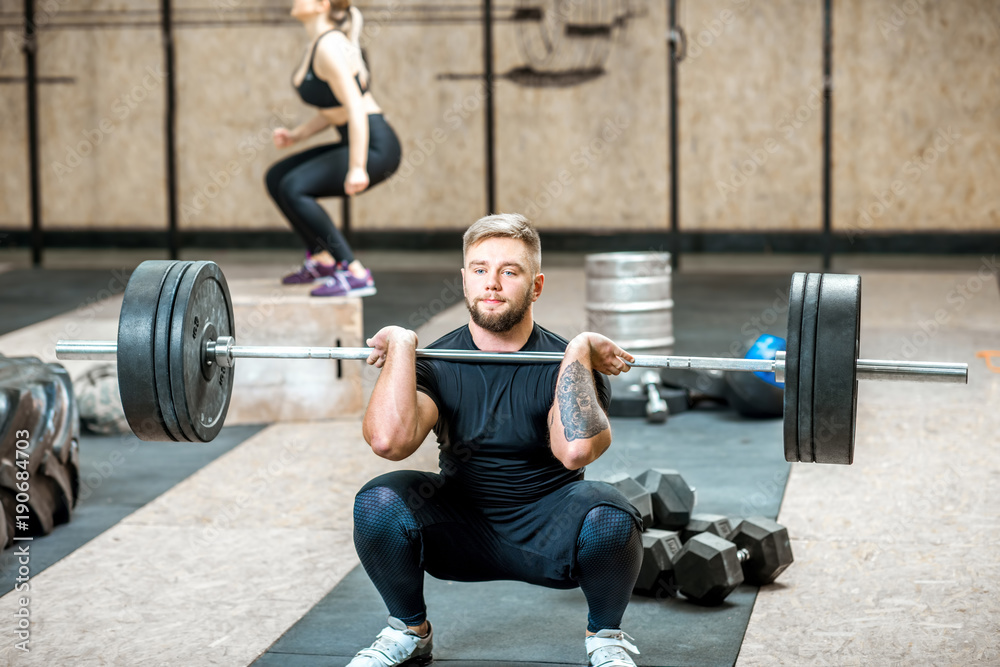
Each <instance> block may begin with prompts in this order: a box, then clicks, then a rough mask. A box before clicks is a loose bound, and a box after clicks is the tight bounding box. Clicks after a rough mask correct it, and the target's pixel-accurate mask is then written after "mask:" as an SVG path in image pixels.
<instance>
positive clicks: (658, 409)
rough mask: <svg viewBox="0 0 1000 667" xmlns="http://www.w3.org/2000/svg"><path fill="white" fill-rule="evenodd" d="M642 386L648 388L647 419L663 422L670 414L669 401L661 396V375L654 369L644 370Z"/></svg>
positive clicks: (655, 422)
mask: <svg viewBox="0 0 1000 667" xmlns="http://www.w3.org/2000/svg"><path fill="white" fill-rule="evenodd" d="M640 381H641V382H642V386H643V387H644V388H645V389H646V421H648V422H650V423H653V424H662V423H663V422H665V421H667V417H669V416H670V409H669V408H668V407H667V402H666V401H665V400H663V397H662V396H660V375H659V373H657V372H656V371H654V370H646V371H643V372H642V376H641V380H640Z"/></svg>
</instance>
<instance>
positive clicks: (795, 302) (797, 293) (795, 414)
mask: <svg viewBox="0 0 1000 667" xmlns="http://www.w3.org/2000/svg"><path fill="white" fill-rule="evenodd" d="M805 289H806V274H804V273H795V274H792V284H791V287H789V289H788V330H787V332H786V334H785V396H784V409H783V412H784V423H783V424H782V428H783V432H784V445H785V460H786V461H790V462H795V461H798V460H799V349H800V347H801V346H800V342H799V341H800V338H801V333H802V301H803V297H804V295H805Z"/></svg>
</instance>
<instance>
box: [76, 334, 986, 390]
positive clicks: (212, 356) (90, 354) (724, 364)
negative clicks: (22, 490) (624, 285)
mask: <svg viewBox="0 0 1000 667" xmlns="http://www.w3.org/2000/svg"><path fill="white" fill-rule="evenodd" d="M205 352H206V355H207V357H208V361H209V362H212V361H214V362H215V363H218V364H219V365H220V366H232V365H233V362H234V360H235V359H237V358H239V357H245V358H248V359H358V360H363V359H367V358H368V356H369V355H370V354H371V353H372V352H373V350H372V349H371V348H367V347H293V346H277V345H236V341H235V339H234V338H233V337H232V336H219V338H218V340H214V341H209V342H208V344H207V346H206V350H205ZM117 355H118V344H117V343H116V342H115V341H111V340H60V341H58V342H56V358H57V359H67V360H68V359H105V360H108V361H115V360H116V359H117ZM417 356H418V357H422V358H428V359H445V360H449V361H482V362H511V363H531V362H541V363H558V362H560V361H562V359H563V356H564V355H563V353H562V352H481V351H479V350H444V349H420V350H417ZM634 356H635V361H633V362H632V363H631V364H629V365H630V366H636V367H645V368H693V369H699V370H720V371H747V372H754V371H761V372H764V373H774V374H775V378H776V379H777V380H778V381H779V382H781V381H783V379H784V374H785V355H784V353H783V352H779V353H778V356H777V357H776V358H775V359H730V358H726V357H676V356H665V355H657V354H637V355H634ZM857 378H858V379H859V380H913V381H918V382H954V383H959V384H966V383H968V379H969V365H968V364H956V363H945V362H931V361H921V362H914V361H880V360H875V359H858V360H857Z"/></svg>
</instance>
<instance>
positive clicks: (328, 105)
mask: <svg viewBox="0 0 1000 667" xmlns="http://www.w3.org/2000/svg"><path fill="white" fill-rule="evenodd" d="M334 30H336V28H334ZM331 32H333V30H328V31H327V32H324V33H323V34H322V35H320V36H319V37H317V38H316V43H315V44H314V45H313V50H312V53H311V54H310V55H309V69H308V70H306V75H305V76H304V77H303V78H302V83H300V84H299V85H298V87H297V88H296V90H298V91H299V97H301V98H302V101H303V102H305V103H306V104H310V105H312V106H314V107H319V108H321V109H334V108H336V107H339V106H343V105H342V104H341V103H340V100H338V99H337V96H336V95H334V94H333V90H332V89H331V88H330V85H329V84H328V83H327V82H326V81H323V80H322V79H320V78H319V77H317V76H316V73H315V72H314V71H313V59H314V58H315V57H316V48H317V47H318V46H319V40H321V39H323V37H324V36H326V35H328V34H330V33H331ZM292 76H293V77H294V74H293V75H292ZM354 80H355V81H356V82H357V84H358V90H360V91H361V94H362V95H364V94H365V93H367V92H368V87H367V86H364V85H362V84H361V77H360V76H359V75H358V74H355V75H354ZM293 81H294V79H293ZM293 85H294V83H293Z"/></svg>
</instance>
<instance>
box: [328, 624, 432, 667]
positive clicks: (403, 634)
mask: <svg viewBox="0 0 1000 667" xmlns="http://www.w3.org/2000/svg"><path fill="white" fill-rule="evenodd" d="M433 636H434V629H433V628H430V629H429V630H428V631H427V636H426V637H421V636H419V635H418V634H417V633H415V632H414V631H413V630H410V629H408V628H407V627H406V624H405V623H403V622H402V621H401V620H399V619H398V618H394V617H392V616H390V617H389V627H387V628H384V629H383V630H382V632H380V633H378V637H376V638H375V643H374V644H372V645H371V646H369V647H368V648H366V649H361V650H360V651H358V654H357V655H356V656H354V659H353V660H351V661H350V662H349V663H347V667H394V666H402V665H406V666H407V667H411V666H412V667H417V666H418V665H420V666H422V665H426V664H429V663H430V662H431V660H433V659H434V658H433V656H431V649H432V648H433V642H432V638H433Z"/></svg>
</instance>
